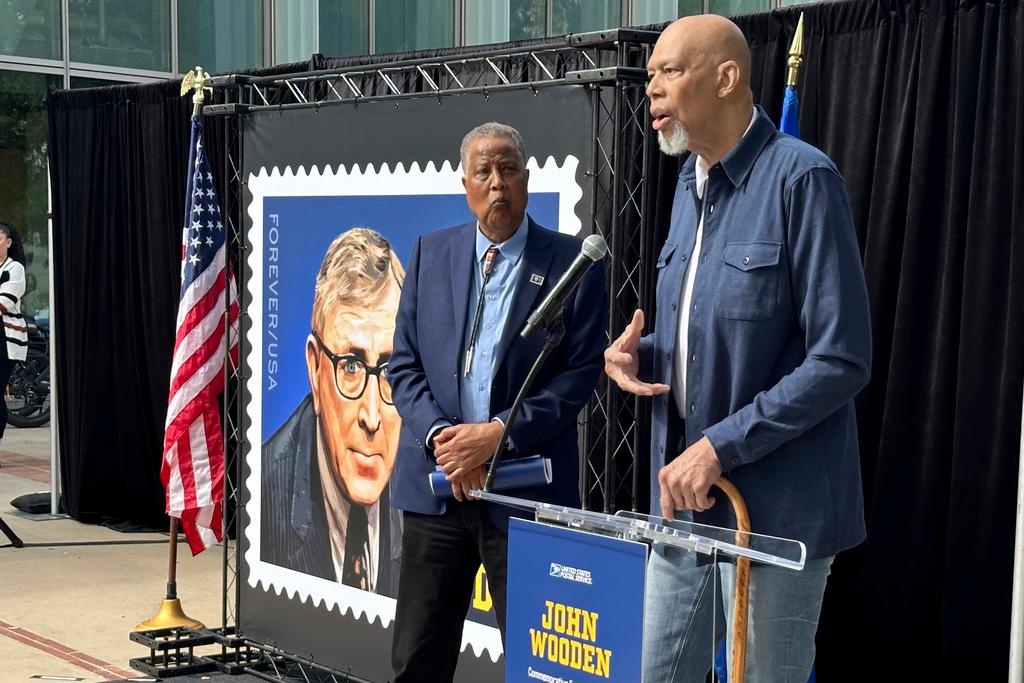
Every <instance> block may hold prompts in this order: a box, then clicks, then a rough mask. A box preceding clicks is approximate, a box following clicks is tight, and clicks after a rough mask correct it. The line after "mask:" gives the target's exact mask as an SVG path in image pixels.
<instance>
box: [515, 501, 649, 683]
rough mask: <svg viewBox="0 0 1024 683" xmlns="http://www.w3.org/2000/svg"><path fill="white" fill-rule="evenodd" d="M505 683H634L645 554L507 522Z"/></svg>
mask: <svg viewBox="0 0 1024 683" xmlns="http://www.w3.org/2000/svg"><path fill="white" fill-rule="evenodd" d="M508 550H509V552H508V557H509V559H508V585H507V591H508V593H507V595H508V616H507V622H506V644H505V680H506V682H507V683H518V682H520V681H521V682H522V683H536V681H544V682H546V683H569V682H570V681H572V682H573V683H582V682H584V681H609V680H613V681H639V680H640V677H641V659H640V658H641V651H642V648H641V640H642V637H643V607H644V578H645V567H646V564H647V551H648V547H647V545H646V544H644V543H640V542H637V541H630V540H623V539H621V538H614V537H610V536H607V535H602V534H597V533H591V532H587V531H580V530H577V529H568V528H564V527H559V526H553V525H550V524H542V523H538V522H530V521H526V520H522V519H515V518H513V519H511V520H510V521H509V536H508Z"/></svg>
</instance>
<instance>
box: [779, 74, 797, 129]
mask: <svg viewBox="0 0 1024 683" xmlns="http://www.w3.org/2000/svg"><path fill="white" fill-rule="evenodd" d="M799 112H800V96H799V95H798V94H797V91H796V86H795V85H787V86H786V98H785V99H784V100H783V101H782V121H781V122H780V124H779V129H780V130H781V131H782V132H783V133H786V134H787V135H792V136H793V137H795V138H798V137H800V118H799Z"/></svg>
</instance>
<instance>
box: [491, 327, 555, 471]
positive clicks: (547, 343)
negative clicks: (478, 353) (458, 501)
mask: <svg viewBox="0 0 1024 683" xmlns="http://www.w3.org/2000/svg"><path fill="white" fill-rule="evenodd" d="M544 328H545V329H546V330H547V331H548V337H547V339H546V340H544V348H543V349H541V352H540V355H539V356H537V360H535V361H534V362H533V367H531V368H530V372H529V373H528V374H527V375H526V379H525V380H524V381H523V386H522V387H520V388H519V393H518V394H516V400H515V401H513V403H512V409H511V410H509V412H508V420H506V421H505V428H504V429H502V430H501V437H499V439H498V447H497V448H495V449H494V455H493V456H492V457H491V466H490V468H489V469H488V470H487V479H485V480H484V491H490V490H491V486H492V485H493V484H494V475H495V473H496V472H497V471H498V463H499V462H501V459H502V458H503V457H504V455H505V451H507V450H508V433H509V430H511V429H512V424H513V423H514V422H515V421H516V416H517V415H518V414H519V408H520V407H521V406H522V405H523V401H524V400H526V395H527V393H528V392H529V391H530V386H531V385H532V384H533V381H534V380H535V379H537V374H538V373H539V372H540V369H541V366H543V365H544V361H546V360H547V359H548V356H550V355H551V352H552V351H554V350H555V347H556V346H558V344H559V343H561V341H562V337H564V336H565V322H564V321H563V320H562V309H558V311H557V315H554V316H552V317H551V318H550V319H548V320H545V321H544Z"/></svg>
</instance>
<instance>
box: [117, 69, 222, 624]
mask: <svg viewBox="0 0 1024 683" xmlns="http://www.w3.org/2000/svg"><path fill="white" fill-rule="evenodd" d="M206 78H207V74H206V72H205V71H203V68H202V67H201V66H197V67H196V69H195V73H192V72H191V71H189V72H188V73H187V74H185V78H183V79H182V81H181V95H182V96H183V97H184V96H185V95H187V94H188V91H189V90H192V91H193V95H192V116H198V115H199V110H200V108H201V107H202V106H203V99H204V94H203V89H204V87H205V86H206ZM177 577H178V518H177V517H171V529H170V540H169V542H168V544H167V593H166V595H165V596H164V599H163V601H162V602H161V603H160V609H159V610H157V613H156V616H154V617H153V618H152V619H147V620H145V621H143V622H141V623H139V624H138V625H137V626H136V627H135V630H136V631H152V630H156V629H163V628H176V627H179V628H180V627H186V628H194V629H201V628H206V627H205V626H204V625H203V623H202V622H201V621H197V620H196V619H193V618H191V617H190V616H188V615H187V614H185V611H184V610H183V609H182V608H181V600H179V599H178V581H177Z"/></svg>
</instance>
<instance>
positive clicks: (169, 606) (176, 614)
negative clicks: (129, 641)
mask: <svg viewBox="0 0 1024 683" xmlns="http://www.w3.org/2000/svg"><path fill="white" fill-rule="evenodd" d="M181 626H185V627H188V628H194V629H201V628H205V626H203V622H201V621H197V620H195V619H193V618H192V617H190V616H188V615H187V614H185V611H184V610H182V609H181V600H179V599H178V598H165V599H164V600H163V601H162V602H161V603H160V609H159V611H157V613H156V616H155V617H153V618H152V619H146V620H145V621H143V622H142V623H140V624H139V625H138V626H136V627H135V630H136V631H152V630H155V629H159V628H175V627H181Z"/></svg>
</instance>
